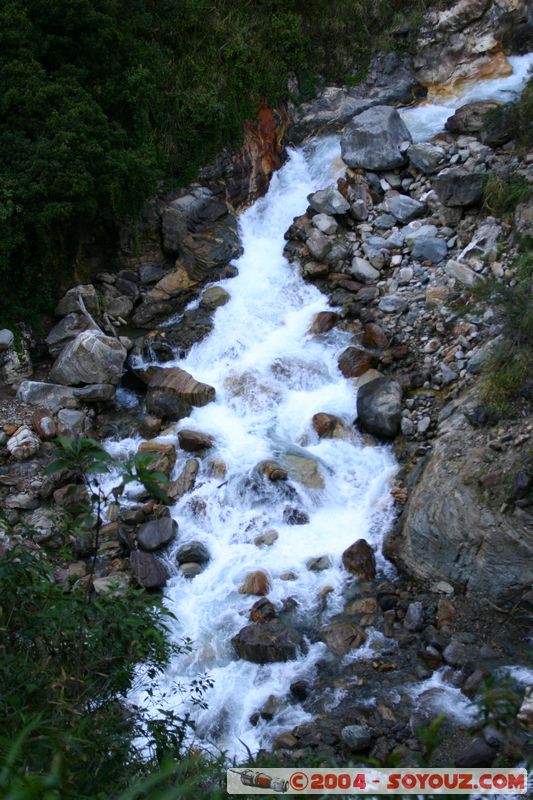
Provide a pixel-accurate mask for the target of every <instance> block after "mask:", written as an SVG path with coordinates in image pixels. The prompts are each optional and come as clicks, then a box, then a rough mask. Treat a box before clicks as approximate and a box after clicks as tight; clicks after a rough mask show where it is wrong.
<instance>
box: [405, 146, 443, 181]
mask: <svg viewBox="0 0 533 800" xmlns="http://www.w3.org/2000/svg"><path fill="white" fill-rule="evenodd" d="M407 157H408V159H409V161H410V163H411V164H412V165H413V167H415V169H417V170H419V171H420V172H423V173H424V174H425V175H432V174H433V173H434V172H436V171H437V169H438V167H439V165H440V164H441V163H442V161H443V159H444V151H443V150H442V149H441V148H440V147H435V145H432V144H428V143H427V142H425V143H422V144H412V145H411V146H410V147H409V148H408V150H407Z"/></svg>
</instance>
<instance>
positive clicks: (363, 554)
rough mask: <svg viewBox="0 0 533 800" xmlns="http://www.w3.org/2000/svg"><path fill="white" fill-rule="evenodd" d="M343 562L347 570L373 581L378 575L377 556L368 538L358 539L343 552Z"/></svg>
mask: <svg viewBox="0 0 533 800" xmlns="http://www.w3.org/2000/svg"><path fill="white" fill-rule="evenodd" d="M342 564H343V567H344V569H345V570H346V571H347V572H350V573H351V574H352V575H356V576H357V577H358V578H363V579H364V580H367V581H372V580H374V578H375V577H376V557H375V555H374V551H373V550H372V548H371V547H370V545H369V544H368V542H367V541H366V539H358V540H357V541H356V542H354V543H353V544H351V545H350V546H349V547H347V548H346V550H345V551H344V553H343V554H342Z"/></svg>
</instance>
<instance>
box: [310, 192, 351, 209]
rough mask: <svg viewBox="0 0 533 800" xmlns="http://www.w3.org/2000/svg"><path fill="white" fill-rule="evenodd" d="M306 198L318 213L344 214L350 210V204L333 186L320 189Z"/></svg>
mask: <svg viewBox="0 0 533 800" xmlns="http://www.w3.org/2000/svg"><path fill="white" fill-rule="evenodd" d="M307 199H308V201H309V205H310V206H311V208H312V209H314V210H315V211H318V212H319V213H320V214H330V215H331V214H333V215H334V214H346V212H347V211H349V210H350V204H349V203H348V201H347V200H346V199H345V198H344V197H343V196H342V194H341V193H340V192H339V190H338V189H336V188H335V186H328V187H327V189H320V191H318V192H315V193H314V194H310V195H309V197H308V198H307Z"/></svg>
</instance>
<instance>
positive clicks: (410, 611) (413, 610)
mask: <svg viewBox="0 0 533 800" xmlns="http://www.w3.org/2000/svg"><path fill="white" fill-rule="evenodd" d="M403 626H404V628H406V629H407V630H408V631H413V632H417V631H421V630H422V628H423V627H424V607H423V605H422V603H421V602H420V601H419V600H417V601H415V602H413V603H409V605H408V606H407V611H406V612H405V617H404V619H403Z"/></svg>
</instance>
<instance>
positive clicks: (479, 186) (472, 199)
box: [433, 167, 487, 208]
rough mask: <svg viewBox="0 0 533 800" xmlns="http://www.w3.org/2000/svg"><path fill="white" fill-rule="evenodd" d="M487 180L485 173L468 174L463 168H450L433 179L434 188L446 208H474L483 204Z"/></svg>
mask: <svg viewBox="0 0 533 800" xmlns="http://www.w3.org/2000/svg"><path fill="white" fill-rule="evenodd" d="M486 180H487V174H486V173H485V172H468V170H466V169H464V168H463V167H448V168H447V169H443V170H442V172H439V174H438V175H437V176H436V178H434V179H433V188H434V190H435V192H436V193H437V197H438V198H439V200H440V201H441V203H442V204H443V205H445V206H450V207H452V208H454V207H464V206H473V205H476V204H477V203H479V202H481V199H482V197H483V189H484V188H485V181H486Z"/></svg>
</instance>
